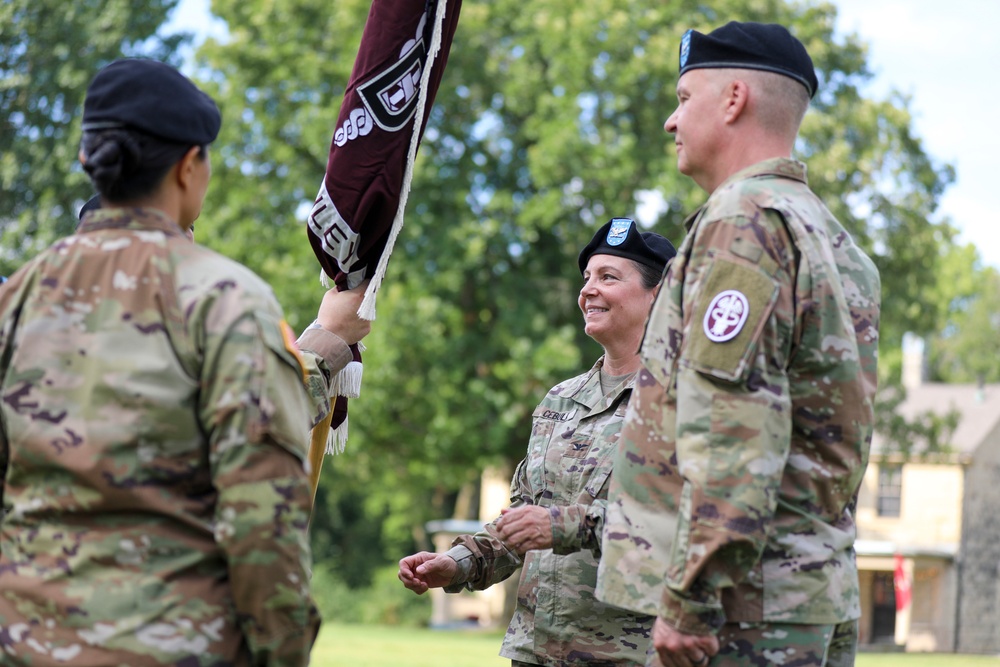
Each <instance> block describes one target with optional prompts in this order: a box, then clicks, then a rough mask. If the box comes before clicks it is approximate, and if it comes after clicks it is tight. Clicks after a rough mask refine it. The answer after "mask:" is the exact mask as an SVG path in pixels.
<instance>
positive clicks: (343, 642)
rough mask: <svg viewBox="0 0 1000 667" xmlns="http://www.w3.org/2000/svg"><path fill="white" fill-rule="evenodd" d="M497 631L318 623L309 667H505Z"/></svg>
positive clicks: (883, 658)
mask: <svg viewBox="0 0 1000 667" xmlns="http://www.w3.org/2000/svg"><path fill="white" fill-rule="evenodd" d="M502 637H503V633H501V632H475V631H457V630H449V631H444V630H423V629H416V628H397V627H385V626H375V625H338V624H336V623H324V624H323V629H322V631H321V632H320V635H319V640H318V641H317V642H316V646H315V647H314V648H313V652H312V665H313V666H314V667H510V661H509V660H506V659H504V658H501V657H499V656H498V655H497V652H498V651H499V650H500V640H501V638H502ZM856 667H1000V658H998V657H994V656H979V655H952V654H945V653H908V654H903V653H861V654H860V655H858V660H857V665H856Z"/></svg>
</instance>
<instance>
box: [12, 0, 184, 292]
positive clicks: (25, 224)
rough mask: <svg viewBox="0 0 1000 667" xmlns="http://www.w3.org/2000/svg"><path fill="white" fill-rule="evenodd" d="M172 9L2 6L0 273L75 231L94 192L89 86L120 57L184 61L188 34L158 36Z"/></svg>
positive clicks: (34, 2) (83, 3) (158, 3)
mask: <svg viewBox="0 0 1000 667" xmlns="http://www.w3.org/2000/svg"><path fill="white" fill-rule="evenodd" d="M175 4H177V0H141V1H135V0H74V2H64V1H62V0H4V2H3V3H0V274H9V273H11V272H12V271H13V269H15V268H16V267H17V266H18V265H19V264H20V263H21V262H22V261H23V260H24V258H25V257H29V256H31V255H33V254H34V253H35V252H37V251H38V250H40V249H42V248H44V247H46V246H48V245H49V244H50V243H51V242H52V241H53V240H54V239H56V238H58V237H60V236H64V235H66V234H68V233H70V232H71V231H73V227H74V226H75V223H76V216H77V212H78V211H79V210H80V207H81V206H82V205H83V203H84V202H85V201H86V200H87V199H88V198H89V197H90V196H91V194H93V189H92V188H91V186H90V183H89V182H88V181H87V177H86V175H85V174H84V173H83V170H82V169H80V167H79V165H78V163H77V157H76V156H77V151H78V150H79V144H80V117H81V115H82V111H83V96H84V92H85V91H86V88H87V84H88V83H89V82H90V80H91V78H93V76H94V74H95V72H96V71H97V70H98V69H99V68H100V67H101V66H103V65H105V64H107V63H108V62H110V61H111V60H114V59H115V58H120V57H122V56H136V55H144V56H149V57H153V58H157V59H159V60H167V61H169V60H171V59H174V60H179V59H178V58H177V57H176V56H174V55H173V54H174V53H175V50H176V49H177V47H178V45H180V44H181V43H182V42H183V41H184V40H185V36H184V35H174V36H170V37H164V38H159V37H157V36H156V33H157V30H158V29H159V28H160V26H161V25H162V24H163V22H164V20H165V19H166V16H167V13H168V12H169V11H170V10H171V9H172V8H173V7H174V5H175ZM175 64H176V63H175Z"/></svg>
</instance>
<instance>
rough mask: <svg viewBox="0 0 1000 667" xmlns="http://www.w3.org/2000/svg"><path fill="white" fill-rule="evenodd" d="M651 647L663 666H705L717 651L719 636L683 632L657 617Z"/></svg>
mask: <svg viewBox="0 0 1000 667" xmlns="http://www.w3.org/2000/svg"><path fill="white" fill-rule="evenodd" d="M653 647H654V648H655V649H656V653H657V656H658V657H659V658H660V663H661V664H662V665H663V667H706V665H709V664H710V662H711V659H712V657H713V656H715V654H716V653H718V652H719V638H718V637H716V636H715V635H688V634H684V633H683V632H680V631H679V630H676V629H674V628H673V627H671V626H670V625H668V624H667V623H666V621H664V620H663V619H662V618H657V619H656V621H655V622H654V623H653Z"/></svg>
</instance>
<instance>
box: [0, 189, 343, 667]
mask: <svg viewBox="0 0 1000 667" xmlns="http://www.w3.org/2000/svg"><path fill="white" fill-rule="evenodd" d="M289 333H290V332H289V330H288V325H287V324H285V323H284V320H283V319H282V313H281V309H280V307H279V306H278V304H277V302H276V301H275V299H274V296H273V294H272V292H271V289H270V288H269V287H268V286H267V285H266V284H265V283H264V282H263V281H261V280H260V278H258V277H257V276H256V275H254V274H253V273H252V272H251V271H250V270H249V269H247V268H245V267H243V266H241V265H239V264H237V263H236V262H233V261H231V260H228V259H226V258H224V257H222V256H220V255H218V254H217V253H215V252H213V251H211V250H209V249H207V248H205V247H203V246H199V245H196V244H194V243H191V242H190V241H188V240H187V239H186V238H185V237H184V235H183V234H182V232H181V230H180V228H179V227H178V226H177V225H176V223H174V222H173V221H172V220H170V219H169V218H168V217H166V216H165V215H163V214H162V213H160V212H158V211H156V210H153V209H129V210H122V209H112V210H101V211H97V212H94V213H91V214H88V216H87V217H86V218H85V219H84V221H83V224H82V226H81V227H80V229H79V230H78V233H77V234H76V235H74V236H71V237H68V238H66V239H63V240H61V241H59V242H57V243H56V244H55V245H54V246H53V247H51V248H50V249H48V250H47V251H45V252H43V253H42V254H40V255H39V256H38V257H37V258H35V259H34V260H33V261H31V262H30V263H29V264H28V265H27V266H25V267H24V268H23V269H22V270H21V271H19V272H18V273H17V274H16V275H15V276H13V277H12V278H11V280H10V282H9V283H8V285H7V286H6V287H5V289H4V291H3V293H2V295H0V397H2V403H0V415H2V422H0V423H2V428H0V473H2V474H3V476H4V479H3V486H2V501H3V508H4V510H5V511H6V516H5V517H4V518H3V523H2V534H0V650H2V659H0V662H2V663H3V664H4V665H11V664H21V665H33V666H39V665H56V664H71V665H74V666H88V665H130V666H131V667H142V666H146V665H168V664H169V665H183V666H186V667H196V666H198V665H206V666H207V665H212V666H216V667H218V666H222V665H250V664H254V665H263V664H267V665H305V664H306V663H307V661H308V653H309V649H310V647H311V645H312V643H313V641H314V639H315V636H316V633H317V631H318V628H319V616H318V613H317V610H316V607H315V605H314V604H313V602H312V600H311V599H310V596H309V571H310V566H311V556H310V551H309V543H308V539H307V530H306V529H307V522H308V517H309V510H310V488H309V483H308V480H307V476H306V471H305V469H304V461H305V457H306V447H307V446H308V445H307V443H308V441H309V426H310V423H312V421H313V420H314V419H315V418H316V415H317V414H319V415H322V414H324V412H323V411H324V409H328V407H326V408H323V407H322V406H324V405H327V406H328V402H327V398H326V396H325V394H324V392H323V389H322V385H323V381H322V378H325V377H326V376H327V374H328V373H330V372H333V371H335V370H337V369H339V368H340V367H342V366H343V365H344V364H345V363H346V362H347V361H348V360H349V359H350V353H349V351H348V350H347V347H346V345H345V344H344V342H343V341H342V340H340V339H339V338H338V337H337V336H334V335H333V334H329V333H328V332H317V331H311V332H308V333H307V334H306V335H305V336H303V339H302V343H303V345H304V346H306V347H311V349H312V350H313V351H314V352H315V353H318V354H314V353H305V354H304V355H301V357H300V353H299V351H298V350H297V349H296V347H295V344H294V341H293V340H292V338H291V337H290V335H289ZM303 363H304V364H305V365H306V366H307V367H308V368H309V369H310V372H312V373H313V375H312V376H311V378H310V380H311V381H310V388H311V392H312V394H311V395H310V394H308V393H307V391H306V389H305V388H304V387H305V386H304V384H303V372H304V371H303Z"/></svg>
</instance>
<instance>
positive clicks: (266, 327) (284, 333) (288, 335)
mask: <svg viewBox="0 0 1000 667" xmlns="http://www.w3.org/2000/svg"><path fill="white" fill-rule="evenodd" d="M257 322H258V324H259V326H260V331H261V335H262V337H263V339H264V344H265V345H267V347H268V348H269V349H270V350H271V351H272V352H274V353H275V354H277V355H278V357H279V358H281V359H282V360H283V361H284V362H285V363H287V364H289V365H291V366H293V367H294V368H297V369H298V370H299V374H300V375H301V376H302V381H303V382H306V380H307V379H308V376H307V375H306V365H305V362H304V361H303V359H302V352H300V351H299V346H298V344H296V342H295V333H294V332H293V331H292V327H291V326H289V324H288V322H286V321H285V320H283V319H282V320H275V318H272V317H268V316H267V315H261V314H259V313H258V317H257Z"/></svg>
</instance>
